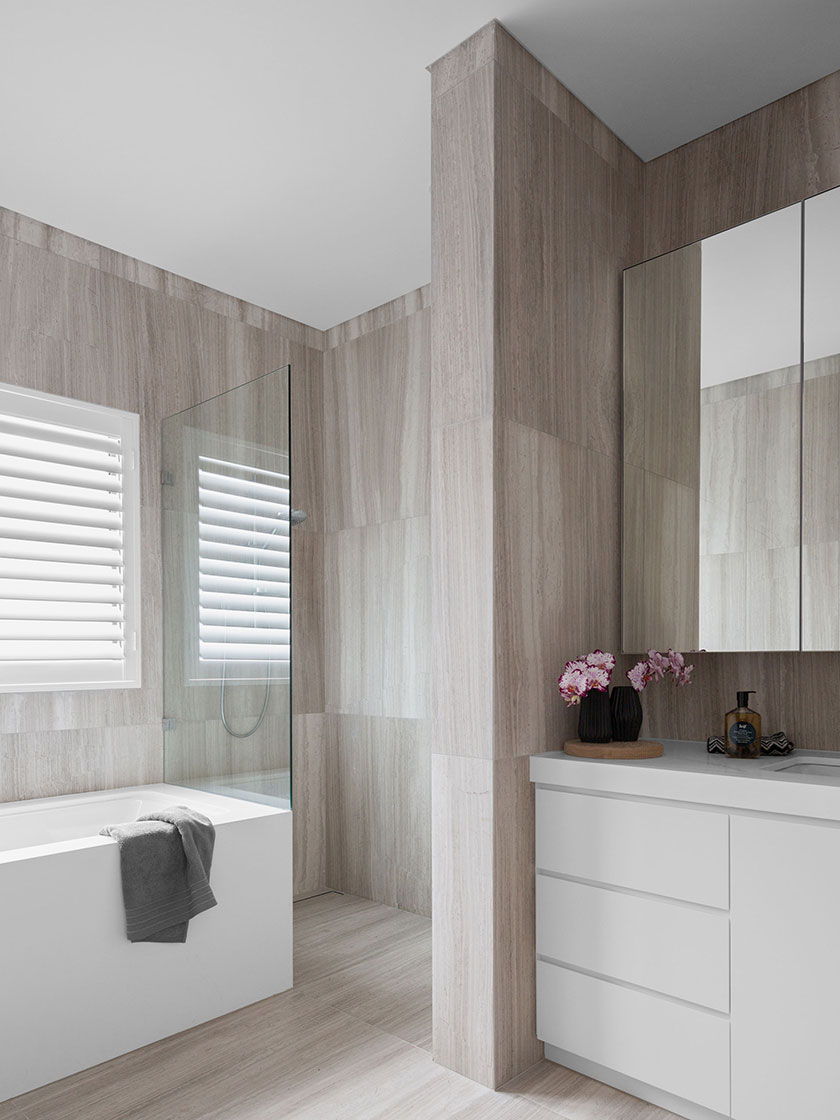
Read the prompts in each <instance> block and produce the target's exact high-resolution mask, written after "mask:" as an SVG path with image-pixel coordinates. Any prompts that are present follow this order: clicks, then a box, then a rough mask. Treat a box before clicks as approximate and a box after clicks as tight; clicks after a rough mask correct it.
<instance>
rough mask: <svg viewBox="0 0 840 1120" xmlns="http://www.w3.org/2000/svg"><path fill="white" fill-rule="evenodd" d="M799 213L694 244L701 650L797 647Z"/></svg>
mask: <svg viewBox="0 0 840 1120" xmlns="http://www.w3.org/2000/svg"><path fill="white" fill-rule="evenodd" d="M801 220H802V219H801V207H800V206H791V207H787V208H786V209H784V210H779V211H777V212H775V213H773V214H768V215H767V216H766V217H763V218H759V219H757V220H756V221H753V222H748V223H746V224H745V225H742V226H738V227H736V228H735V229H731V230H727V231H725V232H724V233H721V234H718V235H716V236H715V237H710V238H707V239H706V240H705V241H703V242H702V245H701V250H702V252H701V347H700V355H701V356H700V386H701V389H700V456H699V458H700V604H699V615H700V618H699V644H700V647H701V648H705V649H711V650H782V649H797V648H798V647H799V430H800V367H799V358H800V307H801V303H800V253H801Z"/></svg>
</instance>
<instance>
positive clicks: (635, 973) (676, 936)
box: [537, 875, 729, 1012]
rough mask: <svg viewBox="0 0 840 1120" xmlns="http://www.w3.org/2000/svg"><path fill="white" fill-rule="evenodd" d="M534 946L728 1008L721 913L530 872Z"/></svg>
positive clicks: (608, 973)
mask: <svg viewBox="0 0 840 1120" xmlns="http://www.w3.org/2000/svg"><path fill="white" fill-rule="evenodd" d="M537 952H538V953H539V954H540V955H541V956H546V957H553V958H554V959H555V960H558V961H561V962H563V963H564V964H571V965H575V966H576V967H578V968H585V969H587V970H589V971H590V972H600V973H602V974H603V975H605V976H611V977H615V978H616V979H618V980H624V981H625V982H627V983H629V984H638V985H639V986H640V987H643V988H651V989H653V991H656V992H664V993H665V994H666V995H670V996H676V997H677V998H678V999H684V1000H688V1001H689V1002H690V1003H699V1004H701V1005H702V1006H704V1007H713V1008H714V1009H715V1010H716V1011H723V1012H728V1011H729V918H728V917H727V916H726V914H719V913H715V912H713V911H711V910H695V909H694V908H693V907H688V906H681V905H679V904H678V903H674V902H659V901H657V900H655V899H650V898H640V897H639V896H637V895H627V894H620V893H619V892H618V891H614V890H605V889H604V888H602V887H590V886H587V885H585V884H582V883H571V882H569V881H568V880H565V879H552V878H551V877H550V876H547V875H538V876H537Z"/></svg>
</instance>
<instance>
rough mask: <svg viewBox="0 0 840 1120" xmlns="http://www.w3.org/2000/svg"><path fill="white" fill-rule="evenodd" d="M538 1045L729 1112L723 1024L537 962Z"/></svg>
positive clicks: (709, 1015) (651, 997) (726, 1040)
mask: <svg viewBox="0 0 840 1120" xmlns="http://www.w3.org/2000/svg"><path fill="white" fill-rule="evenodd" d="M537 1035H538V1036H539V1038H540V1039H541V1040H542V1041H543V1042H548V1043H550V1044H551V1045H552V1046H557V1047H559V1048H560V1049H561V1050H568V1051H570V1052H571V1053H572V1054H577V1055H578V1056H579V1057H581V1058H587V1059H589V1061H591V1062H597V1063H598V1064H599V1065H603V1066H607V1067H608V1068H609V1069H613V1070H616V1071H617V1072H618V1073H623V1074H624V1075H625V1076H627V1077H634V1078H635V1079H636V1080H637V1081H644V1082H646V1083H647V1084H648V1085H655V1086H656V1087H657V1088H659V1089H663V1090H664V1091H665V1092H667V1093H673V1094H674V1095H675V1096H678V1097H683V1098H684V1099H685V1100H688V1101H694V1102H695V1103H696V1104H701V1105H703V1106H704V1107H705V1108H710V1109H712V1110H713V1111H715V1112H720V1113H723V1114H724V1115H725V1116H728V1115H729V1022H728V1020H726V1019H722V1018H719V1017H718V1016H717V1015H714V1014H712V1013H711V1012H707V1011H698V1010H695V1009H694V1008H691V1007H685V1006H684V1005H682V1004H679V1003H673V1002H672V1001H671V1000H667V999H662V998H661V997H659V996H654V995H647V994H645V993H644V992H637V991H634V990H633V989H631V988H623V987H621V986H620V985H618V984H611V983H609V982H608V981H606V980H596V979H595V978H594V977H591V976H584V975H582V974H581V973H578V972H572V971H571V970H569V969H566V968H559V967H558V966H557V965H552V964H548V963H546V962H544V961H538V962H537Z"/></svg>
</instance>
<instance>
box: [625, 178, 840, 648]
mask: <svg viewBox="0 0 840 1120" xmlns="http://www.w3.org/2000/svg"><path fill="white" fill-rule="evenodd" d="M838 255H840V188H838V189H836V190H832V191H827V192H826V193H824V194H821V195H817V196H816V197H814V198H810V199H808V200H806V201H805V202H803V203H799V204H797V205H795V206H790V207H787V208H786V209H784V210H779V211H776V212H774V213H772V214H768V215H766V216H765V217H762V218H759V219H757V220H755V221H752V222H748V223H746V224H744V225H742V226H738V227H735V228H734V229H730V230H726V231H725V232H723V233H720V234H717V235H715V236H714V237H709V238H706V239H705V240H704V241H701V242H697V243H695V244H692V245H687V246H686V247H685V248H682V249H678V250H675V251H674V252H672V253H666V254H665V255H663V256H660V257H656V258H654V259H652V260H649V261H645V262H644V263H643V264H640V265H637V266H635V267H633V268H630V269H627V270H626V271H625V273H624V494H623V533H622V546H623V575H622V583H623V587H622V630H623V637H622V646H623V649H624V650H625V651H626V652H628V653H636V652H640V651H643V650H646V649H648V648H649V647H655V648H657V649H667V648H668V647H669V646H672V647H674V648H676V649H681V650H701V649H702V650H709V651H715V650H726V651H742V650H798V649H805V650H836V649H840V263H838Z"/></svg>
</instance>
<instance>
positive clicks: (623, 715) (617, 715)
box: [610, 684, 642, 743]
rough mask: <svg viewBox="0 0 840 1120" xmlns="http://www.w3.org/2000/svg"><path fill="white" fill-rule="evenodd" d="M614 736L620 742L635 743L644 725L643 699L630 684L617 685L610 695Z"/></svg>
mask: <svg viewBox="0 0 840 1120" xmlns="http://www.w3.org/2000/svg"><path fill="white" fill-rule="evenodd" d="M610 716H611V717H612V737H613V739H615V740H616V742H618V743H635V741H636V740H637V739H638V738H639V731H640V730H641V726H642V701H641V699H640V698H639V694H638V692H637V691H636V690H635V688H633V687H632V686H631V685H629V684H620V685H617V686H616V687H615V688H614V689H613V690H612V696H610Z"/></svg>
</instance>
